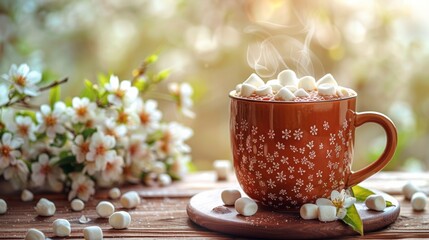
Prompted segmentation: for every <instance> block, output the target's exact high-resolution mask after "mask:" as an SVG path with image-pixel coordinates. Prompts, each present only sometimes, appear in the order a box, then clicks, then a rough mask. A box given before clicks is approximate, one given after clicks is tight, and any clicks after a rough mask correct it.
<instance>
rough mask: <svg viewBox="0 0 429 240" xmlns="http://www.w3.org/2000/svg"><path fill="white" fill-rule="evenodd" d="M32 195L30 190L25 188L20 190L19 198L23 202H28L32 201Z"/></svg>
mask: <svg viewBox="0 0 429 240" xmlns="http://www.w3.org/2000/svg"><path fill="white" fill-rule="evenodd" d="M33 198H34V195H33V193H32V192H30V191H29V190H27V189H24V190H22V192H21V200H22V201H23V202H29V201H33Z"/></svg>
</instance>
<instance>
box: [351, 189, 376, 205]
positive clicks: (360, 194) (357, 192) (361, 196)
mask: <svg viewBox="0 0 429 240" xmlns="http://www.w3.org/2000/svg"><path fill="white" fill-rule="evenodd" d="M352 192H353V196H354V197H355V198H356V201H358V202H364V201H365V200H366V198H367V197H368V196H370V195H374V194H375V193H374V192H373V191H371V190H369V189H366V188H364V187H361V186H358V185H356V186H353V187H352Z"/></svg>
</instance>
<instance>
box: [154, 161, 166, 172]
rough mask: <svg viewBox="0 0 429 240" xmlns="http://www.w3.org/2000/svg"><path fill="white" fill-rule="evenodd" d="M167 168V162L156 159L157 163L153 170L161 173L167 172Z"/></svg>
mask: <svg viewBox="0 0 429 240" xmlns="http://www.w3.org/2000/svg"><path fill="white" fill-rule="evenodd" d="M165 170H166V167H165V163H163V162H161V161H156V162H155V163H153V166H152V172H154V173H156V174H161V173H165Z"/></svg>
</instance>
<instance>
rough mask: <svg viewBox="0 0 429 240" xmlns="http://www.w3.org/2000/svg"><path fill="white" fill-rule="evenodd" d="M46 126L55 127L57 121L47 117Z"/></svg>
mask: <svg viewBox="0 0 429 240" xmlns="http://www.w3.org/2000/svg"><path fill="white" fill-rule="evenodd" d="M45 122H46V126H48V127H53V126H55V124H57V119H56V118H55V117H53V116H51V115H49V116H46V117H45Z"/></svg>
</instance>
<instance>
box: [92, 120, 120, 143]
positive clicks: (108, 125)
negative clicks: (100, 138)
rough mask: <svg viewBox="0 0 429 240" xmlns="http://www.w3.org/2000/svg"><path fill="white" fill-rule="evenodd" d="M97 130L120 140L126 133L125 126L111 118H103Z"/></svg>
mask: <svg viewBox="0 0 429 240" xmlns="http://www.w3.org/2000/svg"><path fill="white" fill-rule="evenodd" d="M97 129H98V132H102V133H104V134H105V135H108V136H112V137H114V138H115V139H116V140H118V141H119V140H120V139H121V138H122V137H124V136H125V134H127V127H126V126H124V125H119V124H117V123H116V122H115V121H114V120H113V119H111V118H107V119H105V120H104V121H103V122H102V123H101V124H100V125H99V126H98V127H97Z"/></svg>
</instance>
